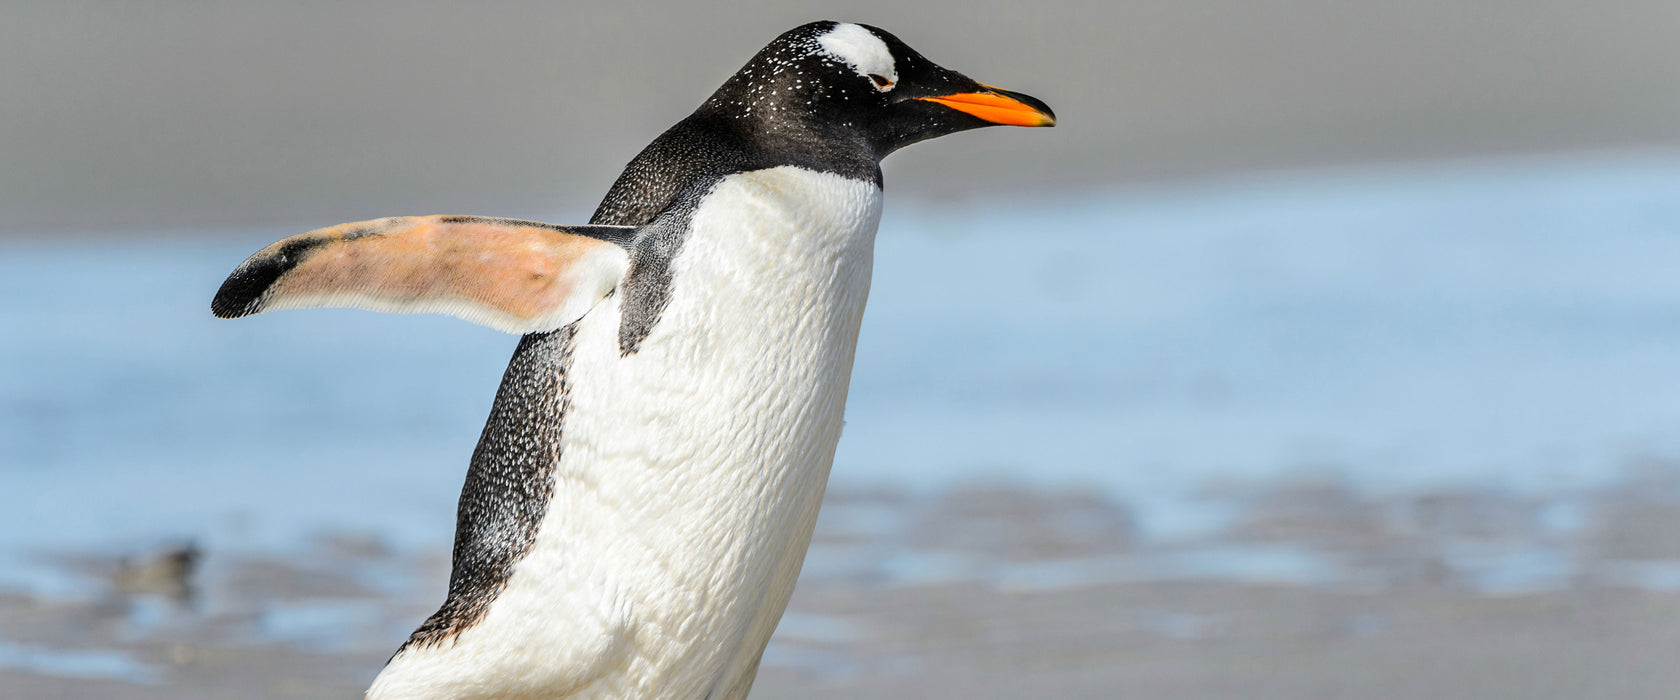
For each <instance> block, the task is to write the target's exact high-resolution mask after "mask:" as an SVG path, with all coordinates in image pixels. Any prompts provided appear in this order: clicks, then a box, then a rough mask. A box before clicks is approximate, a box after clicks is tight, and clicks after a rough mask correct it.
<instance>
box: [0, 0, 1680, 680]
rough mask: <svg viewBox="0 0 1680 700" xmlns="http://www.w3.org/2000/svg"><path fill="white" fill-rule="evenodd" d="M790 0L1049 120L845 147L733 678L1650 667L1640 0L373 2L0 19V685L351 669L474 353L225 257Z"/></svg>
mask: <svg viewBox="0 0 1680 700" xmlns="http://www.w3.org/2000/svg"><path fill="white" fill-rule="evenodd" d="M823 18H832V19H841V20H849V21H858V22H864V23H868V24H873V25H876V26H880V27H882V28H885V29H887V30H889V31H892V32H894V33H895V34H897V35H898V36H899V37H900V38H902V39H904V40H905V41H906V42H908V43H909V44H910V45H911V46H913V47H915V48H917V49H918V50H919V51H921V52H922V53H924V54H926V55H927V56H928V57H930V58H932V59H933V60H935V61H937V62H939V63H941V64H943V65H946V66H948V67H951V68H954V69H956V70H959V71H962V72H964V73H966V74H968V75H970V76H971V77H974V78H976V79H978V80H981V81H983V82H987V83H990V84H995V85H1000V86H1003V87H1006V88H1009V89H1013V90H1019V91H1022V92H1026V93H1028V94H1031V95H1034V96H1036V97H1040V98H1042V99H1044V100H1045V101H1046V102H1048V103H1049V104H1051V105H1052V106H1053V107H1054V108H1055V109H1056V112H1057V114H1058V116H1059V117H1060V120H1061V121H1060V123H1059V124H1058V126H1057V127H1056V128H1055V129H1052V130H1028V129H1003V128H999V129H986V130H981V131H977V132H971V133H964V134H959V135H955V136H952V137H949V138H944V139H940V140H937V141H933V142H930V143H927V144H925V145H919V146H916V147H914V148H910V149H907V150H906V151H904V152H901V153H899V154H896V155H894V156H893V157H892V158H891V159H889V160H888V161H887V162H886V164H885V169H886V176H887V190H888V200H887V201H888V203H887V211H886V215H885V218H884V220H883V223H882V226H881V233H880V238H879V241H878V247H877V258H876V273H875V275H876V276H875V286H874V290H873V294H872V298H871V304H870V309H869V314H868V316H867V317H866V320H865V326H864V330H863V338H862V341H861V343H860V347H859V352H858V359H857V368H856V371H855V374H854V381H853V389H852V393H851V402H850V405H849V410H848V414H847V432H846V435H845V437H844V439H843V440H842V444H841V448H840V452H839V455H838V457H837V459H836V463H835V468H834V474H833V479H832V483H831V489H830V498H829V501H828V503H827V504H826V505H825V507H824V511H823V515H822V520H821V522H820V523H819V526H818V534H817V538H816V542H815V543H814V545H813V548H812V550H811V553H810V557H809V559H808V560H807V563H806V567H805V572H804V576H803V578H802V579H801V583H800V588H799V590H798V592H797V593H796V596H795V599H794V601H793V603H792V605H791V607H790V610H789V613H788V615H787V617H786V618H784V620H783V622H782V626H781V627H780V628H779V630H778V632H777V636H776V638H775V639H774V641H773V642H772V644H771V647H770V649H769V650H768V651H767V653H766V656H765V659H764V668H763V671H762V673H761V675H760V680H759V683H758V686H757V689H756V690H755V693H754V697H756V698H810V697H971V698H972V697H1018V696H1023V695H1029V694H1030V695H1033V696H1047V697H1093V698H1095V697H1111V696H1113V695H1115V694H1117V693H1123V694H1125V695H1126V696H1128V697H1174V698H1179V697H1198V698H1200V697H1207V698H1215V697H1244V698H1266V697H1277V698H1318V697H1324V698H1328V697H1347V696H1350V695H1358V696H1360V697H1372V698H1388V697H1393V698H1410V697H1440V696H1452V697H1478V698H1506V697H1509V698H1518V697H1521V698H1578V697H1598V696H1616V697H1670V696H1672V689H1673V688H1674V687H1675V684H1676V683H1677V682H1680V671H1677V670H1676V668H1675V667H1674V664H1673V663H1672V660H1673V658H1674V657H1675V653H1676V652H1677V651H1680V538H1677V537H1676V533H1680V435H1677V432H1676V428H1677V427H1680V426H1677V425H1676V419H1677V418H1680V415H1677V413H1680V275H1676V274H1675V273H1674V271H1675V269H1676V262H1677V261H1680V43H1677V42H1675V41H1674V37H1675V35H1676V32H1677V31H1680V4H1676V3H1674V2H1671V1H1667V0H1661V1H1659V0H1635V1H1630V2H1608V3H1595V4H1582V3H1568V2H1554V1H1551V0H1530V1H1526V2H1516V1H1499V0H1487V1H1484V2H1469V3H1467V2H1435V1H1424V2H1412V3H1384V2H1376V1H1374V0H1370V1H1367V0H1357V1H1349V0H1339V1H1332V0H1310V1H1304V2H1273V3H1258V2H1241V1H1238V0H1227V1H1222V2H1168V1H1166V0H1136V1H1128V2H1107V3H1101V2H1080V1H1068V2H1055V1H1046V2H1037V3H1020V2H1014V3H1002V2H975V3H953V2H928V3H905V2H826V3H821V4H818V3H804V2H777V3H770V2H734V3H711V4H705V5H700V4H676V3H637V2H623V3H618V4H617V5H615V6H613V7H610V8H609V7H600V6H595V5H584V4H575V3H566V2H548V3H531V4H520V3H486V4H480V5H478V6H473V7H468V6H466V5H465V4H434V3H419V2H394V1H390V0H380V1H368V2H332V3H324V2H323V3H314V2H296V3H233V2H229V3H197V2H176V3H122V2H51V3H49V2H16V1H14V2H9V3H6V4H4V5H3V6H0V94H3V95H4V98H3V99H0V323H3V330H0V698H10V697H18V698H41V697H67V698H68V697H90V696H97V697H110V698H197V697H205V698H211V697H357V696H358V694H359V692H360V690H361V688H363V687H364V686H365V685H366V683H367V682H368V681H369V680H370V679H371V678H372V676H373V674H374V673H376V672H377V670H378V669H379V667H380V666H381V665H382V664H383V662H384V660H385V659H386V658H387V657H388V655H389V654H390V652H391V651H392V650H393V649H395V647H396V645H397V644H398V643H400V641H401V640H402V639H403V638H405V637H406V635H407V634H408V632H409V631H410V630H411V629H412V628H413V627H414V626H415V625H416V624H417V623H418V622H419V620H420V619H422V618H423V617H424V616H425V615H427V614H429V613H430V612H431V611H432V610H433V609H435V607H436V605H437V604H438V603H439V602H440V601H441V600H442V597H443V591H444V584H445V581H446V578H447V573H448V546H449V541H450V536H451V533H452V528H453V517H452V514H453V512H454V500H455V497H456V495H457V492H458V490H459V488H460V484H461V480H462V478H463V475H464V473H465V466H466V462H467V457H468V456H469V455H470V453H471V450H472V446H473V443H474V442H475V440H476V439H477V437H478V432H479V429H480V428H481V426H482V424H483V420H484V416H485V415H486V414H487V412H488V408H489V404H490V400H491V398H492V397H493V393H494V390H495V386H496V383H497V381H498V379H499V377H500V375H501V371H502V368H503V366H504V364H505V362H506V359H507V357H508V356H509V355H510V354H511V352H512V349H513V345H514V343H515V339H514V338H512V337H509V336H504V335H500V334H497V333H494V332H492V331H488V330H486V329H482V328H479V327H477V326H472V325H468V324H464V323H461V322H458V321H454V320H451V319H442V318H433V317H390V316H381V315H376V314H367V313H361V312H351V311H311V312H309V313H302V314H294V313H280V314H273V315H264V316H259V317H255V318H251V319H245V320H241V321H239V322H236V323H234V322H224V321H217V320H215V319H212V318H211V317H210V314H209V310H208V303H209V299H210V296H211V295H212V294H213V293H214V291H215V289H216V287H217V285H219V284H220V282H221V280H222V278H223V277H224V276H225V275H226V273H227V272H228V271H230V270H231V269H232V268H233V267H234V266H235V265H237V264H238V262H239V261H241V260H242V259H243V258H244V257H245V256H246V255H248V254H250V253H251V252H253V251H255V250H256V249H258V248H260V247H261V246H263V245H266V244H267V243H269V242H271V241H273V240H274V239H277V238H279V237H282V236H285V235H289V234H291V233H296V232H298V231H302V230H306V229H310V228H315V227H318V226H322V225H327V224H332V223H337V222H340V221H349V220H359V219H368V218H374V217H379V216H386V215H394V214H426V213H461V214H488V215H499V216H513V217H522V218H534V219H543V220H550V221H557V222H581V221H583V220H585V219H586V218H587V216H588V214H589V212H590V211H591V210H592V209H593V207H594V205H595V203H596V201H597V199H598V198H599V196H600V195H601V194H603V193H604V192H605V190H606V188H607V186H608V185H609V184H610V183H611V181H612V179H613V178H614V177H615V176H616V175H617V173H618V170H619V169H620V168H621V167H623V164H624V163H625V162H627V161H628V160H629V159H630V158H631V157H632V156H634V155H635V153H636V152H637V151H638V150H639V149H640V148H641V147H642V146H643V145H645V144H646V143H647V142H648V141H650V140H651V139H652V138H653V137H654V136H655V135H657V134H658V133H659V132H660V131H662V130H663V129H665V128H666V127H667V126H669V125H670V124H672V123H674V122H675V121H677V120H678V119H680V118H682V117H683V116H684V115H686V114H687V113H688V112H689V111H690V110H692V109H693V108H694V106H696V105H698V104H699V103H700V102H701V101H702V100H703V99H704V98H705V97H706V96H707V95H709V94H710V92H711V91H712V90H713V89H715V88H716V86H717V85H718V84H720V83H721V82H722V81H723V80H724V79H725V78H727V77H728V76H729V75H731V74H732V73H733V72H734V71H735V70H736V69H737V68H738V67H739V66H740V65H741V64H742V63H744V62H745V61H746V60H747V58H748V57H750V56H751V55H752V53H753V52H755V51H757V49H758V48H759V47H761V46H762V45H763V44H764V43H766V42H767V41H769V40H770V39H771V38H773V37H774V36H775V35H777V34H778V33H780V32H782V31H784V30H786V29H788V28H790V27H793V26H795V25H798V24H801V23H804V22H806V21H810V20H813V19H823ZM999 282H1004V283H1003V284H1000V283H999Z"/></svg>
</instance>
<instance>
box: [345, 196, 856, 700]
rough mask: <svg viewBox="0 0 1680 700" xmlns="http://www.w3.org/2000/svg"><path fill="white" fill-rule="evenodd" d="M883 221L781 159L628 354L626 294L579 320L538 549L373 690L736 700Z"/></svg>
mask: <svg viewBox="0 0 1680 700" xmlns="http://www.w3.org/2000/svg"><path fill="white" fill-rule="evenodd" d="M880 212H881V192H880V189H879V188H877V187H876V186H874V185H872V184H869V183H865V182H859V181H856V180H850V179H846V178H842V177H839V176H835V175H828V174H819V173H814V172H811V171H807V170H802V169H798V168H793V167H780V168H773V169H769V170H761V171H757V172H752V173H745V174H739V175H733V176H730V177H728V178H726V179H725V180H723V181H722V182H720V183H719V184H718V185H717V186H716V187H715V188H714V189H713V190H712V192H711V193H710V194H708V195H707V196H706V198H705V199H704V200H702V202H701V204H700V206H699V208H698V209H697V210H696V212H695V216H694V219H693V230H692V231H691V233H690V234H689V236H688V238H687V239H685V241H684V242H683V244H682V248H681V250H680V252H679V253H678V254H677V256H676V258H675V259H674V260H673V261H672V264H671V271H672V288H671V295H670V302H669V305H668V306H667V307H666V308H665V310H664V313H663V314H662V316H661V317H660V320H659V322H658V323H657V324H655V325H654V326H653V329H652V332H651V333H650V334H649V335H648V337H647V338H646V339H645V340H644V341H643V342H642V344H641V346H640V348H639V350H638V351H637V352H636V353H634V354H632V355H629V356H621V355H620V352H619V348H618V327H619V307H618V304H619V298H618V297H616V296H615V297H613V298H609V299H608V300H607V301H605V302H603V303H602V304H601V305H600V306H598V307H597V308H596V309H594V310H593V311H591V312H590V313H589V314H588V315H587V316H585V317H584V319H583V320H582V321H580V322H579V325H578V328H577V335H576V338H575V346H574V350H573V355H572V363H571V367H570V371H569V373H568V386H569V388H570V396H569V399H570V401H569V408H568V409H567V412H566V416H565V421H564V424H563V425H564V434H563V438H562V452H561V458H560V463H559V466H558V468H557V470H556V474H555V488H554V494H555V495H554V500H553V501H552V503H551V504H550V505H549V508H548V511H547V514H546V516H545V518H544V519H543V521H542V525H541V526H540V528H539V530H538V534H537V540H536V544H535V546H534V547H533V548H532V550H531V551H530V553H529V554H528V555H527V556H526V557H525V558H524V559H522V560H521V561H519V562H518V564H516V565H515V567H514V571H513V576H512V577H511V579H510V580H509V582H508V585H507V587H506V588H505V589H504V590H503V591H502V593H501V595H500V596H499V597H497V599H496V600H495V601H494V602H493V603H492V604H491V606H490V608H489V611H488V613H487V614H486V616H485V617H484V619H483V620H482V621H480V622H479V623H478V624H477V625H475V626H473V627H471V628H469V629H467V630H466V631H464V632H462V633H461V634H460V635H459V636H458V637H457V638H456V639H455V640H454V641H453V643H451V642H445V643H444V644H442V645H439V646H437V647H433V648H424V649H410V650H408V651H405V652H404V653H403V654H401V655H399V656H398V657H397V658H396V659H394V660H393V661H392V662H391V664H390V666H388V667H387V669H386V671H385V672H384V673H383V674H381V677H380V679H379V681H378V682H376V683H375V686H374V688H373V690H371V691H370V696H374V697H579V698H594V697H601V698H618V697H624V698H629V697H636V698H685V699H686V698H705V697H708V696H710V697H715V698H729V697H741V696H744V695H745V693H746V691H747V689H748V687H749V686H750V684H751V681H752V676H753V674H754V673H755V672H756V669H757V663H758V657H759V655H760V654H761V653H762V651H763V649H764V645H765V643H766V642H767V641H768V640H769V637H770V634H771V632H773V631H774V630H775V627H776V622H777V621H778V620H779V619H780V618H781V614H782V610H783V609H784V607H785V606H786V604H787V600H788V596H789V595H791V593H792V591H793V585H794V581H795V579H796V578H797V577H798V574H799V568H800V566H801V564H802V563H803V562H804V558H805V550H806V547H807V546H808V545H809V543H810V537H811V528H812V526H813V525H814V524H815V522H816V515H817V508H818V506H819V505H820V504H821V501H822V494H823V490H824V488H825V487H826V485H827V482H828V472H829V467H830V465H831V464H832V463H833V460H834V449H835V445H836V443H837V442H838V440H839V438H840V428H841V424H842V420H841V419H842V415H843V413H844V409H845V404H846V389H847V385H848V384H849V382H850V379H851V371H852V358H853V355H854V352H855V350H856V345H857V333H858V325H859V323H860V322H861V320H862V318H863V308H864V302H865V300H866V298H867V296H868V293H869V277H870V269H871V265H872V257H873V250H874V238H875V228H876V224H877V223H878V222H879V220H880ZM743 222H745V223H743Z"/></svg>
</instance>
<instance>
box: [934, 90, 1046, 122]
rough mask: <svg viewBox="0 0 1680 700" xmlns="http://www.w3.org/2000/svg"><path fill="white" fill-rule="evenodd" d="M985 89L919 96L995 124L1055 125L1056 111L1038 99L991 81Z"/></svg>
mask: <svg viewBox="0 0 1680 700" xmlns="http://www.w3.org/2000/svg"><path fill="white" fill-rule="evenodd" d="M981 87H983V88H986V91H985V92H959V93H956V94H954V95H939V96H936V97H920V98H917V99H921V100H926V101H928V102H937V103H939V104H942V105H945V106H946V107H950V108H951V109H954V110H957V111H958V112H963V113H965V114H971V115H973V116H976V117H979V118H981V119H984V120H986V121H989V122H991V123H993V124H1006V125H1008V126H1055V125H1056V113H1055V112H1052V111H1050V106H1049V105H1047V104H1044V103H1043V102H1040V101H1039V100H1038V99H1036V98H1033V97H1028V96H1027V95H1023V94H1021V93H1018V92H1010V91H1008V90H1003V89H1000V88H995V87H992V86H990V85H981Z"/></svg>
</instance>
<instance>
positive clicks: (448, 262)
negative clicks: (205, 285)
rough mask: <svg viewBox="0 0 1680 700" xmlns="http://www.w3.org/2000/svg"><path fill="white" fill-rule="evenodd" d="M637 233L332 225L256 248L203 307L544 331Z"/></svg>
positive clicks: (528, 225)
mask: <svg viewBox="0 0 1680 700" xmlns="http://www.w3.org/2000/svg"><path fill="white" fill-rule="evenodd" d="M635 231H636V229H635V228H634V227H630V226H556V225H554V224H545V223H541V222H536V221H520V220H517V219H498V218H491V217H480V216H399V217H391V218H386V219H375V220H373V221H358V222H353V223H348V224H339V225H337V226H329V227H327V228H321V229H316V230H314V231H310V232H308V233H300V234H298V235H296V236H292V237H289V238H285V239H281V240H280V241H279V242H277V243H275V244H273V245H271V246H269V247H267V248H264V249H262V250H260V251H257V253H256V254H255V255H252V256H251V257H250V258H248V259H246V260H245V262H244V263H241V264H240V265H239V267H238V268H236V269H235V270H234V271H233V274H231V275H229V276H228V278H227V280H226V281H225V282H223V283H222V287H221V289H220V290H218V291H217V292H216V298H215V299H214V300H212V301H211V302H210V310H211V311H212V312H214V313H215V314H216V316H218V317H220V318H239V317H241V316H249V315H251V314H254V313H259V312H263V311H273V310H276V309H303V308H320V307H336V308H355V309H368V310H371V311H384V312H387V313H399V314H411V313H442V314H448V315H450V316H455V317H457V318H460V319H464V320H467V321H471V322H473V323H477V324H479V325H483V326H488V327H490V328H494V329H496V330H499V331H503V332H506V333H536V332H540V331H550V330H554V329H557V328H560V327H562V326H565V325H567V324H569V323H571V322H573V321H576V320H577V319H579V318H581V317H582V316H583V315H584V313H586V312H588V311H589V309H590V308H592V307H594V306H595V304H596V303H597V302H599V301H600V300H601V299H602V298H604V297H605V296H606V295H607V294H609V293H611V292H612V290H613V289H614V288H616V287H617V286H618V283H619V280H621V279H623V277H624V273H625V270H627V269H628V268H629V264H630V263H629V257H628V255H627V254H626V252H625V248H626V247H627V246H628V245H629V241H630V240H632V238H633V237H634V232H635Z"/></svg>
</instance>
